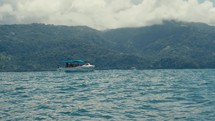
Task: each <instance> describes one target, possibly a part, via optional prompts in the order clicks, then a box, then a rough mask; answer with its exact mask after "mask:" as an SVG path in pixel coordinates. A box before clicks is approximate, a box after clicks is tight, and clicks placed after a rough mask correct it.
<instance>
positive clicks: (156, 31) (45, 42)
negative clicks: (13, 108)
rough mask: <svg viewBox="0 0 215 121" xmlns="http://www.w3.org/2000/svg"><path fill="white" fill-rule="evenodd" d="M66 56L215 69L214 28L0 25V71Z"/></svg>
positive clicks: (47, 65)
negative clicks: (110, 28) (105, 27)
mask: <svg viewBox="0 0 215 121" xmlns="http://www.w3.org/2000/svg"><path fill="white" fill-rule="evenodd" d="M65 59H85V60H88V61H90V62H91V63H93V64H95V65H96V68H97V69H129V68H131V67H136V68H137V69H154V68H215V27H213V26H208V25H206V24H202V23H182V22H175V21H166V22H164V24H162V25H153V26H148V27H140V28H120V29H114V30H106V31H97V30H94V29H92V28H89V27H85V26H76V27H68V26H54V25H44V24H30V25H0V71H42V70H55V69H56V68H57V67H58V66H63V65H64V63H63V62H62V61H63V60H65Z"/></svg>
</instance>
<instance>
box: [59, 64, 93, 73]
mask: <svg viewBox="0 0 215 121" xmlns="http://www.w3.org/2000/svg"><path fill="white" fill-rule="evenodd" d="M94 68H95V65H82V66H77V67H65V68H59V69H58V70H59V71H64V72H90V71H94Z"/></svg>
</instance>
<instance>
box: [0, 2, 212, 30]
mask: <svg viewBox="0 0 215 121" xmlns="http://www.w3.org/2000/svg"><path fill="white" fill-rule="evenodd" d="M214 1H215V0H0V24H28V23H45V24H56V25H70V26H76V25H86V26H89V27H93V28H96V29H107V28H119V27H137V26H147V25H152V24H158V23H161V22H162V20H170V19H174V20H179V21H188V22H203V23H207V24H210V25H215V4H214V3H215V2H214Z"/></svg>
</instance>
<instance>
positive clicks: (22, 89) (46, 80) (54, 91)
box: [0, 69, 215, 121]
mask: <svg viewBox="0 0 215 121" xmlns="http://www.w3.org/2000/svg"><path fill="white" fill-rule="evenodd" d="M0 120H2V121H7V120H8V121H19V120H20V121H25V120H59V121H61V120H73V121H82V120H92V121H94V120H102V121H103V120H112V121H115V120H117V121H118V120H119V121H120V120H129V121H130V120H133V121H154V120H158V121H164V120H166V121H168V120H179V121H184V120H186V121H205V120H207V121H208V120H209V121H214V120H215V70H213V69H211V70H210V69H204V70H101V71H98V70H97V71H95V72H89V73H63V72H60V73H59V72H1V73H0Z"/></svg>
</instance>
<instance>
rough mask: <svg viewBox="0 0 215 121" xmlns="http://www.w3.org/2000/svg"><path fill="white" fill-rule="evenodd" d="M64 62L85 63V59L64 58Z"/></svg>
mask: <svg viewBox="0 0 215 121" xmlns="http://www.w3.org/2000/svg"><path fill="white" fill-rule="evenodd" d="M63 62H65V63H86V62H87V61H85V60H64V61H63Z"/></svg>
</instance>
